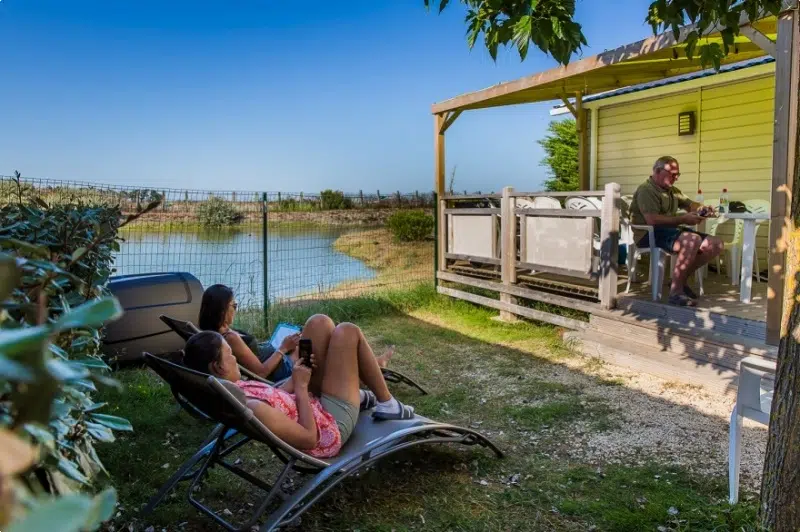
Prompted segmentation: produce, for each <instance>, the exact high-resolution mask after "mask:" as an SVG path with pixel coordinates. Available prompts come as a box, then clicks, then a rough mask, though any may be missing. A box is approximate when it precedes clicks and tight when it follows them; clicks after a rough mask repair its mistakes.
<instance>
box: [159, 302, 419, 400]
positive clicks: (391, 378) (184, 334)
mask: <svg viewBox="0 0 800 532" xmlns="http://www.w3.org/2000/svg"><path fill="white" fill-rule="evenodd" d="M159 319H161V321H163V322H164V323H165V324H166V325H167V326H168V327H169V328H170V329H172V330H173V331H174V332H175V333H177V334H178V335H179V336H180V337H181V338H183V339H184V340H188V339H189V338H191V337H192V335H193V334H196V333H199V332H200V329H199V328H198V327H197V326H196V325H195V324H194V323H192V322H191V321H182V320H176V319H175V318H170V317H169V316H167V315H165V314H162V315H160V316H159ZM239 369H240V370H242V373H246V374H247V375H249V376H253V377H255V376H256V375H255V374H253V373H252V372H251V371H249V370H248V369H247V368H245V367H243V366H242V365H241V364H240V365H239ZM381 372H382V373H383V378H384V380H385V381H386V382H391V383H393V384H405V385H406V386H410V387H411V388H416V389H417V390H419V392H420V393H421V394H422V395H428V392H427V391H426V390H425V389H424V388H423V387H422V386H420V385H419V384H418V383H417V382H415V381H414V380H413V379H411V378H410V377H408V376H407V375H404V374H402V373H400V372H399V371H395V370H393V369H389V368H381Z"/></svg>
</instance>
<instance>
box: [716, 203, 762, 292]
mask: <svg viewBox="0 0 800 532" xmlns="http://www.w3.org/2000/svg"><path fill="white" fill-rule="evenodd" d="M719 218H720V223H722V221H723V220H724V219H727V220H741V221H742V223H743V225H744V227H743V228H742V271H741V274H740V277H739V300H740V301H741V302H742V303H750V298H751V296H752V293H753V255H754V254H755V251H756V222H763V221H766V220H769V215H768V214H754V213H750V212H731V213H725V214H720V215H719Z"/></svg>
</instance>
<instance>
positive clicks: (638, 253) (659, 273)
mask: <svg viewBox="0 0 800 532" xmlns="http://www.w3.org/2000/svg"><path fill="white" fill-rule="evenodd" d="M622 201H623V204H624V207H625V213H623V215H622V216H621V217H620V232H621V233H622V234H621V235H620V244H626V245H627V247H628V257H627V261H626V262H627V267H628V283H627V286H626V287H625V293H630V291H631V283H635V282H636V277H637V271H636V267H637V266H638V263H639V259H640V258H642V256H643V255H646V254H647V253H650V276H649V278H648V281H649V283H650V291H651V297H652V299H653V301H661V289H662V287H663V284H664V270H665V268H666V260H667V257H668V256H669V257H670V259H671V260H670V272H672V270H673V269H674V267H675V264H674V261H675V260H676V259H677V254H675V253H668V252H666V251H664V250H663V249H661V248H659V247H657V246H656V238H655V233H654V230H653V226H652V225H633V224H631V220H630V210H631V205H630V202H629V201H628V200H627V199H626V198H624V197H623V199H622ZM631 201H632V196H631ZM635 229H642V230H644V231H647V237H648V243H649V245H648V247H639V246H637V245H636V241H635V240H634V230H635ZM702 270H703V268H700V269H699V270H697V272H695V276H696V278H697V288H698V290H699V291H700V295H703V293H704V290H703V271H702Z"/></svg>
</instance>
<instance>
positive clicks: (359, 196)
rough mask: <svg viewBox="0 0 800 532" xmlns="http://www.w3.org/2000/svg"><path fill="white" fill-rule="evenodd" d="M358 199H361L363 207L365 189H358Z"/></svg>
mask: <svg viewBox="0 0 800 532" xmlns="http://www.w3.org/2000/svg"><path fill="white" fill-rule="evenodd" d="M358 199H359V200H360V201H361V206H362V207H363V206H364V191H363V190H359V191H358Z"/></svg>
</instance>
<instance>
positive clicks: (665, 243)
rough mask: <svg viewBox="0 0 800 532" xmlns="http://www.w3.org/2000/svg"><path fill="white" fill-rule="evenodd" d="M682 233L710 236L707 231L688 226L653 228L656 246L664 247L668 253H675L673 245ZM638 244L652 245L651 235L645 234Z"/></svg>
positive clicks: (644, 246)
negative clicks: (702, 231) (703, 231)
mask: <svg viewBox="0 0 800 532" xmlns="http://www.w3.org/2000/svg"><path fill="white" fill-rule="evenodd" d="M681 233H694V234H696V235H700V238H701V240H705V239H706V238H708V235H707V234H706V233H701V232H700V231H695V230H694V229H689V228H688V227H663V226H662V227H659V226H655V227H654V228H653V236H655V240H656V247H657V248H659V249H663V250H664V251H666V252H667V253H673V252H674V251H673V246H674V245H675V241H676V240H678V238H679V237H680V236H681ZM637 246H639V247H640V248H646V247H650V238H649V236H648V235H644V236H643V237H642V239H641V240H639V243H638V244H637Z"/></svg>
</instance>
